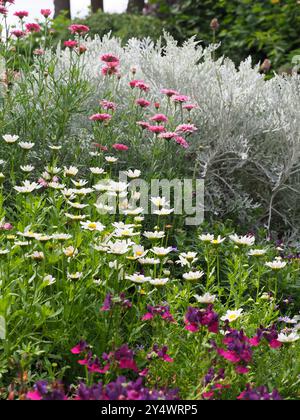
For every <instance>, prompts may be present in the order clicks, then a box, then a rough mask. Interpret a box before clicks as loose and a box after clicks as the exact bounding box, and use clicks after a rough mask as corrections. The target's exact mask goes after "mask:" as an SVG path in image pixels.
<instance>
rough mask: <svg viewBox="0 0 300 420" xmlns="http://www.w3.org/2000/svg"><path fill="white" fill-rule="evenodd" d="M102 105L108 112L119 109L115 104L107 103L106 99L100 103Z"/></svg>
mask: <svg viewBox="0 0 300 420" xmlns="http://www.w3.org/2000/svg"><path fill="white" fill-rule="evenodd" d="M100 105H101V106H102V108H103V109H105V110H106V111H109V110H111V111H115V110H116V109H117V105H116V104H115V103H114V102H110V101H107V100H106V99H103V100H102V101H100Z"/></svg>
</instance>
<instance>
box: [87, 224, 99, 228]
mask: <svg viewBox="0 0 300 420" xmlns="http://www.w3.org/2000/svg"><path fill="white" fill-rule="evenodd" d="M88 227H89V229H96V227H97V225H96V223H89V225H88Z"/></svg>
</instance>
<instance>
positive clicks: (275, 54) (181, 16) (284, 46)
mask: <svg viewBox="0 0 300 420" xmlns="http://www.w3.org/2000/svg"><path fill="white" fill-rule="evenodd" d="M152 3H155V4H156V6H157V7H158V13H159V14H160V15H161V16H162V17H164V18H165V20H166V27H167V29H168V30H169V31H170V32H171V33H172V35H174V36H175V37H176V38H177V39H179V40H181V41H183V40H185V39H186V38H188V37H190V36H192V35H196V36H197V38H199V39H201V40H203V41H204V42H205V43H210V42H212V41H213V35H212V31H211V30H210V27H209V24H210V21H211V20H212V19H213V18H218V20H219V23H220V28H219V30H218V31H217V40H218V41H221V42H222V47H221V52H222V54H224V55H225V56H228V57H230V58H231V59H233V60H234V61H235V62H236V63H239V62H240V61H242V60H244V59H245V58H246V57H247V56H249V55H251V56H252V57H253V59H254V61H255V62H258V61H262V60H264V59H265V58H266V57H268V58H270V59H271V60H272V63H273V66H275V67H276V68H280V67H281V66H285V65H286V64H290V63H291V61H292V58H293V56H295V55H297V54H299V52H300V47H299V36H300V5H299V3H298V2H297V1H296V0H256V1H252V0H183V1H175V2H174V1H173V2H171V1H169V2H168V1H166V0H159V1H157V0H156V1H152Z"/></svg>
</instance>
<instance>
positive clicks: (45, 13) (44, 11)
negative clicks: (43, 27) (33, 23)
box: [41, 9, 52, 19]
mask: <svg viewBox="0 0 300 420" xmlns="http://www.w3.org/2000/svg"><path fill="white" fill-rule="evenodd" d="M51 13H52V11H51V10H50V9H41V15H42V16H44V18H46V19H47V18H48V17H49V16H50V15H51Z"/></svg>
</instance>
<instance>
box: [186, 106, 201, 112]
mask: <svg viewBox="0 0 300 420" xmlns="http://www.w3.org/2000/svg"><path fill="white" fill-rule="evenodd" d="M183 109H186V110H187V111H189V112H190V111H192V110H193V109H198V105H196V104H186V105H183Z"/></svg>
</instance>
